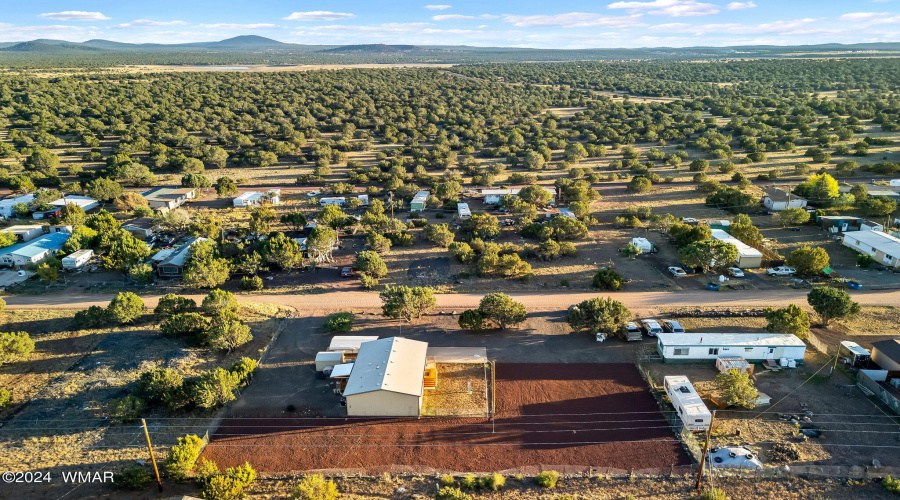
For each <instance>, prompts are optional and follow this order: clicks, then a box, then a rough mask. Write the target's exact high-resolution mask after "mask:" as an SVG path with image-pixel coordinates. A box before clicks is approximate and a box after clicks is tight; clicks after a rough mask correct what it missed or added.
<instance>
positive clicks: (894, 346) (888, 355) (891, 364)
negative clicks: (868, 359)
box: [872, 339, 900, 371]
mask: <svg viewBox="0 0 900 500" xmlns="http://www.w3.org/2000/svg"><path fill="white" fill-rule="evenodd" d="M872 361H874V362H875V364H877V365H878V366H880V367H881V368H882V369H883V370H888V371H900V339H891V340H882V341H881V342H873V343H872Z"/></svg>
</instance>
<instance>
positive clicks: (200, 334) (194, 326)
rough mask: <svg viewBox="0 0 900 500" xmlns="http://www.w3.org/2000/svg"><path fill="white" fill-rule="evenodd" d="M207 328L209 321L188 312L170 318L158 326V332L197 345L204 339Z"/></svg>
mask: <svg viewBox="0 0 900 500" xmlns="http://www.w3.org/2000/svg"><path fill="white" fill-rule="evenodd" d="M209 327H210V324H209V320H207V319H206V318H204V317H203V316H200V315H199V314H197V313H193V312H190V313H182V314H176V315H174V316H170V317H169V318H168V319H166V320H165V321H163V322H162V324H160V325H159V331H160V332H162V334H163V335H165V336H167V337H180V338H185V339H186V340H187V341H188V342H189V343H191V344H195V345H199V344H201V343H203V341H204V340H205V339H206V333H207V332H208V331H209Z"/></svg>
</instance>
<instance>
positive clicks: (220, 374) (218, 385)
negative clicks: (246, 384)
mask: <svg viewBox="0 0 900 500" xmlns="http://www.w3.org/2000/svg"><path fill="white" fill-rule="evenodd" d="M237 389H238V379H237V376H236V375H235V374H233V373H231V372H229V371H227V370H223V369H222V368H216V369H215V370H213V371H211V372H207V373H205V374H203V375H202V376H200V379H199V380H198V381H197V383H196V384H195V385H194V388H193V397H194V403H196V405H197V406H199V407H200V408H204V409H212V408H217V407H219V406H222V405H224V404H225V403H228V402H230V401H234V400H235V395H234V391H236V390H237Z"/></svg>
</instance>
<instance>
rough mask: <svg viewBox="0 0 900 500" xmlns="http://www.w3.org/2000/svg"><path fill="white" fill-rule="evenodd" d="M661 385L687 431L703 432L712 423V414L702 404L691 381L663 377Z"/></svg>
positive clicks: (682, 376) (676, 376)
mask: <svg viewBox="0 0 900 500" xmlns="http://www.w3.org/2000/svg"><path fill="white" fill-rule="evenodd" d="M663 384H664V386H665V389H666V395H668V396H669V399H670V400H671V401H672V406H674V407H675V411H676V412H678V418H680V419H681V421H682V422H684V426H685V427H687V429H688V430H689V431H705V430H706V429H708V428H709V424H710V423H711V422H712V413H711V412H710V411H709V408H707V407H706V405H705V404H703V399H701V398H700V395H699V394H697V391H696V390H695V389H694V386H693V385H692V384H691V381H690V380H688V378H687V377H685V376H684V375H669V376H667V377H664V379H663Z"/></svg>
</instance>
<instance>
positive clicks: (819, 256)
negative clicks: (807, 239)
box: [785, 246, 829, 276]
mask: <svg viewBox="0 0 900 500" xmlns="http://www.w3.org/2000/svg"><path fill="white" fill-rule="evenodd" d="M785 263H786V264H787V265H789V266H791V267H794V268H796V269H797V273H798V274H800V275H801V276H818V275H821V274H822V273H823V271H822V270H823V269H825V268H826V267H828V264H829V258H828V252H827V251H826V250H825V249H824V248H822V247H810V246H804V247H801V248H798V249H796V250H794V251H793V252H791V254H790V255H789V256H788V258H787V260H786V261H785Z"/></svg>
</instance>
